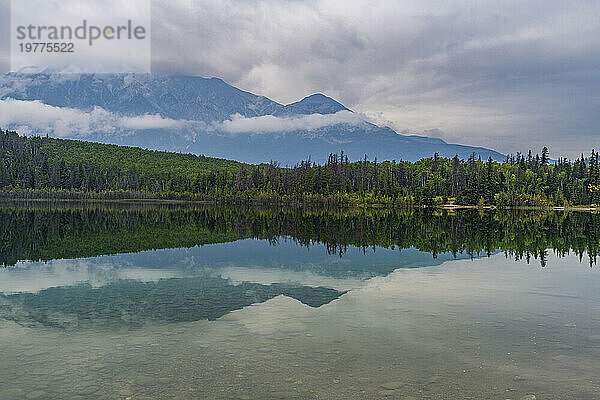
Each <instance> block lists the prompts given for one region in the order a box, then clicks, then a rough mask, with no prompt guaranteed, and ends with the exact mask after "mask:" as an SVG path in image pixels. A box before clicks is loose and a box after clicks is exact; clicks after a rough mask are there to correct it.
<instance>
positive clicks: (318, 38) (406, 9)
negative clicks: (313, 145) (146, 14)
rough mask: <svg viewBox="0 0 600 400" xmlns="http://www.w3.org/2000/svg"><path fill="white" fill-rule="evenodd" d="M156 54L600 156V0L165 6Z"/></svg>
mask: <svg viewBox="0 0 600 400" xmlns="http://www.w3.org/2000/svg"><path fill="white" fill-rule="evenodd" d="M1 1H2V0H0V3H1ZM71 3H73V4H76V3H77V1H71ZM0 13H2V7H1V6H0ZM152 41H153V42H152V59H153V70H154V71H156V72H172V73H185V74H191V75H200V76H206V77H211V76H216V77H221V78H223V79H224V80H226V81H227V82H229V83H231V84H233V85H235V86H237V87H240V88H242V89H245V90H248V91H251V92H254V93H257V94H262V95H265V96H267V97H270V98H271V99H273V100H276V101H279V102H282V103H289V102H292V101H295V100H298V99H300V98H302V97H304V96H306V95H308V94H311V93H315V92H322V93H325V94H327V95H329V96H331V97H334V98H336V99H337V100H339V101H340V102H342V103H343V104H344V105H346V106H348V107H349V108H351V109H353V110H355V111H359V112H361V113H365V114H366V115H367V116H368V117H369V118H370V119H372V120H373V121H375V122H377V123H379V124H382V125H389V126H391V127H393V128H394V129H396V130H397V131H398V132H410V133H419V134H426V135H428V136H435V137H440V138H442V139H444V140H446V141H448V142H452V143H462V144H472V145H480V146H485V147H490V148H493V149H495V150H499V151H501V152H504V153H508V152H516V151H527V150H528V149H529V148H532V149H534V150H535V151H537V150H539V149H540V148H541V147H542V146H544V145H547V146H548V147H550V151H551V153H552V156H553V157H558V156H562V155H566V156H569V157H575V156H577V155H578V154H579V153H580V152H582V151H585V152H586V153H587V152H588V151H589V150H590V149H591V148H592V147H595V148H596V149H600V134H599V133H600V132H599V129H598V122H599V121H600V112H599V111H600V95H599V93H600V1H598V0H595V1H576V0H572V1H555V0H539V1H537V0H528V1H522V0H519V1H511V0H497V1H486V0H475V1H470V0H463V1H456V0H440V1H428V0H410V1H367V0H365V1H356V0H355V1H353V0H314V1H294V0H239V1H233V0H171V1H154V2H153V7H152ZM0 57H1V54H0ZM0 60H1V58H0Z"/></svg>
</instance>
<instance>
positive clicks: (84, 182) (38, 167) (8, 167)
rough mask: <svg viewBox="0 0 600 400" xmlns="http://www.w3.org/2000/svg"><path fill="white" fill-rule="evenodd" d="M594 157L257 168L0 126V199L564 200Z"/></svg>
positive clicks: (574, 194)
mask: <svg viewBox="0 0 600 400" xmlns="http://www.w3.org/2000/svg"><path fill="white" fill-rule="evenodd" d="M599 180H600V167H599V165H598V154H597V153H596V152H595V151H593V150H592V152H591V154H590V155H588V156H587V157H586V156H584V155H581V157H580V158H579V159H577V160H575V161H574V162H573V161H570V160H566V159H558V160H551V159H550V155H549V152H548V149H547V148H545V147H544V148H543V149H542V152H541V154H536V155H533V154H532V152H531V151H530V152H528V153H527V154H520V153H517V154H516V155H510V156H507V158H506V160H505V161H504V162H501V163H499V162H495V161H493V160H491V159H488V160H480V159H477V158H475V156H472V157H470V158H469V159H467V160H461V159H459V158H458V157H454V158H452V159H448V158H441V157H438V156H437V155H433V156H432V157H431V158H426V159H422V160H419V161H417V162H407V161H402V160H399V161H384V162H378V161H377V160H376V159H375V160H368V159H367V158H366V157H365V159H364V160H363V161H359V162H349V161H348V157H347V156H346V155H344V154H343V153H341V154H331V155H330V156H329V160H328V161H327V163H325V164H324V165H316V164H314V163H312V162H311V161H310V160H307V161H304V162H302V163H300V164H298V165H296V166H293V167H285V168H284V167H281V166H279V165H278V164H277V163H276V162H273V161H271V162H270V163H265V164H261V165H249V164H242V163H239V162H236V161H230V160H223V159H217V158H210V157H204V156H196V155H191V154H179V153H168V152H160V151H151V150H143V149H139V148H135V147H124V146H116V145H107V144H99V143H92V142H84V141H76V140H64V139H53V138H48V137H45V138H44V137H23V136H19V135H18V134H17V133H15V132H4V131H0V191H1V194H2V196H4V197H27V198H35V197H40V198H41V197H50V198H78V199H83V198H97V199H103V198H109V199H119V198H139V199H147V198H156V199H179V200H196V201H211V202H228V203H241V202H245V203H252V202H254V203H265V204H272V203H280V202H282V203H295V204H326V205H393V206H412V205H441V204H445V203H455V204H458V205H480V206H483V205H495V206H498V207H516V206H535V207H547V206H564V205H589V204H595V203H597V202H598V200H599V199H600V190H599V186H600V182H599Z"/></svg>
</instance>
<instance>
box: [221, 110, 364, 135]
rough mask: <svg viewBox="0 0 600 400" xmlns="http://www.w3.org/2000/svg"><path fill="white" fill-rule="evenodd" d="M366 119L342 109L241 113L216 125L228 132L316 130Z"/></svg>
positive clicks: (362, 121) (356, 122) (361, 121)
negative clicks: (288, 113)
mask: <svg viewBox="0 0 600 400" xmlns="http://www.w3.org/2000/svg"><path fill="white" fill-rule="evenodd" d="M363 123H365V121H364V120H363V118H362V117H361V116H360V115H358V114H356V113H353V112H350V111H346V110H342V111H338V112H337V113H335V114H309V115H300V116H285V117H276V116H273V115H265V116H261V117H252V118H245V117H243V116H241V115H239V114H236V115H233V116H232V117H231V119H229V120H226V121H223V122H221V123H220V124H218V125H216V127H217V129H218V130H221V131H225V132H228V133H243V132H252V133H274V132H290V131H297V130H307V131H311V130H315V129H320V128H324V127H327V126H333V125H338V124H350V125H359V124H363Z"/></svg>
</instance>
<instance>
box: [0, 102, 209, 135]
mask: <svg viewBox="0 0 600 400" xmlns="http://www.w3.org/2000/svg"><path fill="white" fill-rule="evenodd" d="M201 125H203V123H202V122H197V121H186V120H174V119H169V118H163V117H161V116H160V115H149V114H147V115H141V116H135V117H127V116H121V115H118V114H114V113H111V112H109V111H106V110H105V109H103V108H100V107H95V108H94V109H93V110H92V111H91V112H85V111H81V110H77V109H74V108H65V107H55V106H51V105H48V104H44V103H42V102H40V101H38V100H35V101H23V100H15V99H6V100H0V126H2V127H5V128H9V129H15V130H17V131H18V132H19V133H21V134H30V133H40V132H41V133H49V134H53V135H54V136H58V137H75V138H77V137H86V136H89V135H90V134H92V133H103V134H117V133H122V132H124V131H127V130H144V129H183V128H186V127H198V126H201Z"/></svg>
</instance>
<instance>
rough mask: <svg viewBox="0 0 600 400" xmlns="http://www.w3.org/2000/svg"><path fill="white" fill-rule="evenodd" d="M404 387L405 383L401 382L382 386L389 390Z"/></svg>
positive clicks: (387, 383)
mask: <svg viewBox="0 0 600 400" xmlns="http://www.w3.org/2000/svg"><path fill="white" fill-rule="evenodd" d="M402 386H404V382H400V381H392V382H386V383H384V384H383V385H381V387H382V388H384V389H387V390H395V389H399V388H401V387H402Z"/></svg>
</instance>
